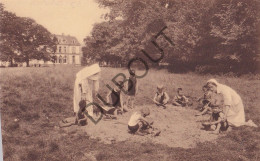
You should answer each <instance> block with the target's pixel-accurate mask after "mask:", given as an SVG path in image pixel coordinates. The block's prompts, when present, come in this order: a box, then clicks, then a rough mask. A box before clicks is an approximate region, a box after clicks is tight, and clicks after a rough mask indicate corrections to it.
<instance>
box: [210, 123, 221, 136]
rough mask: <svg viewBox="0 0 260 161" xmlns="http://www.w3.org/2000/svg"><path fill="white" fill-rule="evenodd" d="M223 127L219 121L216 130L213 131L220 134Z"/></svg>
mask: <svg viewBox="0 0 260 161" xmlns="http://www.w3.org/2000/svg"><path fill="white" fill-rule="evenodd" d="M220 127H221V123H218V124H217V126H216V130H214V131H213V132H212V133H215V134H218V133H219V130H220Z"/></svg>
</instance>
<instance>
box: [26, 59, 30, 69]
mask: <svg viewBox="0 0 260 161" xmlns="http://www.w3.org/2000/svg"><path fill="white" fill-rule="evenodd" d="M26 67H30V63H29V59H27V60H26Z"/></svg>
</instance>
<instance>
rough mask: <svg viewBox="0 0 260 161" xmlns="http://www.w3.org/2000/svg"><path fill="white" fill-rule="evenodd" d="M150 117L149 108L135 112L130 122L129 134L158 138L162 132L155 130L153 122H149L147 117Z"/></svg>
mask: <svg viewBox="0 0 260 161" xmlns="http://www.w3.org/2000/svg"><path fill="white" fill-rule="evenodd" d="M148 115H150V110H149V108H143V109H141V110H140V111H136V112H134V113H133V114H132V115H131V117H130V120H129V122H128V129H129V132H130V133H132V134H137V135H141V136H144V135H147V134H151V135H152V136H158V135H159V134H160V131H159V130H157V129H155V128H153V127H152V124H153V122H149V121H148V120H147V119H146V118H145V117H147V116H148Z"/></svg>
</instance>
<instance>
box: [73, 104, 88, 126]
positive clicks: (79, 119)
mask: <svg viewBox="0 0 260 161" xmlns="http://www.w3.org/2000/svg"><path fill="white" fill-rule="evenodd" d="M86 106H87V105H86V101H85V100H81V101H80V102H79V111H78V112H77V113H76V120H75V124H78V126H85V125H87V116H86V114H87V110H86Z"/></svg>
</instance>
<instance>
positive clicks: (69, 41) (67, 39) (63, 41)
mask: <svg viewBox="0 0 260 161" xmlns="http://www.w3.org/2000/svg"><path fill="white" fill-rule="evenodd" d="M54 36H55V37H56V38H57V39H58V44H59V45H74V46H80V43H79V41H78V40H77V38H76V37H74V36H70V35H63V34H62V35H54Z"/></svg>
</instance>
